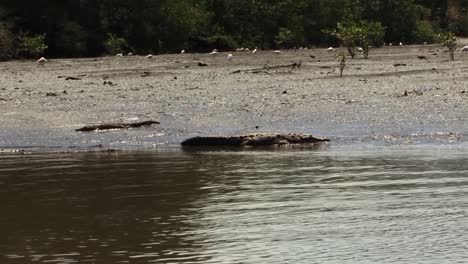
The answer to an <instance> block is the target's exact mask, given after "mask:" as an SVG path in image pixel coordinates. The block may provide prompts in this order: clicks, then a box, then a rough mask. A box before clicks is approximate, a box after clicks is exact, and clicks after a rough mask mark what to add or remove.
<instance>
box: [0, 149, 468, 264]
mask: <svg viewBox="0 0 468 264" xmlns="http://www.w3.org/2000/svg"><path fill="white" fill-rule="evenodd" d="M0 212H1V214H0V263H182V264H185V263H221V264H223V263H255V264H258V263H269V264H272V263H360V264H362V263H466V262H465V261H466V260H467V259H468V148H466V147H455V146H416V147H372V148H361V149H359V150H353V149H352V148H347V149H346V148H345V149H333V148H332V149H324V150H293V149H285V150H276V151H272V150H255V151H183V150H180V149H174V150H165V151H136V152H132V151H122V152H113V153H75V154H51V153H44V154H41V153H33V154H30V155H20V154H2V155H0Z"/></svg>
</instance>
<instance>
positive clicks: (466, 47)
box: [461, 46, 468, 54]
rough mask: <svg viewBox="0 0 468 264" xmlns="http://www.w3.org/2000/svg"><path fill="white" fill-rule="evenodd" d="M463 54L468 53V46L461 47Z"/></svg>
mask: <svg viewBox="0 0 468 264" xmlns="http://www.w3.org/2000/svg"><path fill="white" fill-rule="evenodd" d="M461 52H462V54H468V46H465V47H463V48H461Z"/></svg>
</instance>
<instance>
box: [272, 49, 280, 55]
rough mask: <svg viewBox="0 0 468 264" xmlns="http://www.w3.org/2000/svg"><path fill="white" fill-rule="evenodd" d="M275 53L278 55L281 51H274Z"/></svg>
mask: <svg viewBox="0 0 468 264" xmlns="http://www.w3.org/2000/svg"><path fill="white" fill-rule="evenodd" d="M273 52H274V53H276V54H280V53H281V50H274V51H273Z"/></svg>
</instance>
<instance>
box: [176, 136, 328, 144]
mask: <svg viewBox="0 0 468 264" xmlns="http://www.w3.org/2000/svg"><path fill="white" fill-rule="evenodd" d="M325 141H330V140H329V139H325V138H317V137H314V136H312V135H307V134H292V133H257V134H247V135H240V136H226V137H193V138H189V139H187V140H185V141H183V142H182V143H181V144H182V146H199V147H203V146H206V147H208V146H230V147H231V146H232V147H242V146H250V147H255V146H275V145H291V144H313V143H319V142H325Z"/></svg>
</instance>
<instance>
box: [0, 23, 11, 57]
mask: <svg viewBox="0 0 468 264" xmlns="http://www.w3.org/2000/svg"><path fill="white" fill-rule="evenodd" d="M14 53H15V50H14V44H13V34H12V33H11V31H10V30H9V29H8V27H7V26H6V25H5V24H1V23H0V60H7V59H11V58H12V57H13V56H14Z"/></svg>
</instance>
